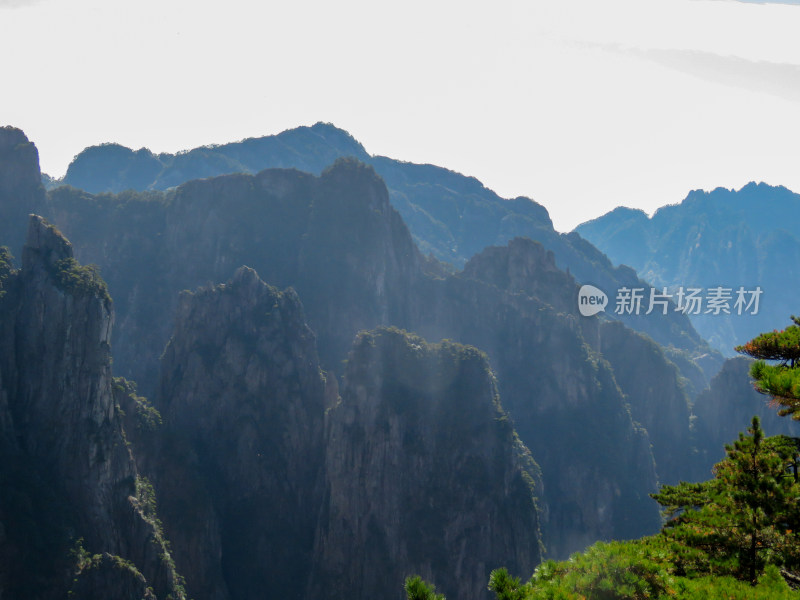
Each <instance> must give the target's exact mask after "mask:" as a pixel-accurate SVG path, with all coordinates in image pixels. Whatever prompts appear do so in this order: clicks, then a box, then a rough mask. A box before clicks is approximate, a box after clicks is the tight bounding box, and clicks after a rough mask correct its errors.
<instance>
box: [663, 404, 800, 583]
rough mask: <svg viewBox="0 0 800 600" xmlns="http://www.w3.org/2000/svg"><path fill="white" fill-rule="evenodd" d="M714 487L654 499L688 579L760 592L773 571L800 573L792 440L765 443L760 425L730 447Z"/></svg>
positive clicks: (798, 488) (671, 491)
mask: <svg viewBox="0 0 800 600" xmlns="http://www.w3.org/2000/svg"><path fill="white" fill-rule="evenodd" d="M725 451H726V454H727V456H726V457H725V459H723V460H722V461H721V462H720V463H718V464H717V465H716V466H715V467H714V479H711V480H709V481H706V482H703V483H695V484H692V483H686V482H681V483H680V484H678V485H675V486H664V487H662V488H661V491H660V492H659V493H658V494H653V495H652V497H653V498H654V499H655V500H656V501H657V502H658V503H659V504H661V505H662V506H663V507H664V508H665V512H666V513H667V516H668V517H670V520H669V521H668V522H667V524H666V525H665V526H664V530H663V533H664V535H665V536H666V537H667V538H668V539H669V540H671V541H672V542H674V551H675V553H676V558H677V559H678V560H677V561H676V562H678V563H679V564H681V567H682V568H683V569H685V570H686V571H697V572H712V573H727V574H731V575H735V576H736V577H738V578H740V579H744V580H746V581H749V582H750V583H752V584H755V582H756V581H757V579H758V576H759V575H760V574H761V573H762V572H763V570H764V567H765V566H766V565H767V564H775V565H777V566H780V567H789V568H792V569H794V568H796V567H797V566H798V565H800V547H799V544H798V540H797V534H796V533H795V532H796V531H797V529H798V526H800V484H798V481H797V476H796V474H795V473H793V472H792V471H791V470H790V469H789V467H790V466H793V465H796V464H797V459H798V450H797V446H796V445H795V443H794V441H793V440H792V439H791V438H788V437H786V436H774V437H764V432H763V430H762V429H761V423H760V422H759V419H758V417H753V421H752V423H751V426H750V428H749V429H748V432H747V434H744V433H740V434H739V439H738V440H736V441H735V442H734V443H733V444H729V445H727V446H726V447H725Z"/></svg>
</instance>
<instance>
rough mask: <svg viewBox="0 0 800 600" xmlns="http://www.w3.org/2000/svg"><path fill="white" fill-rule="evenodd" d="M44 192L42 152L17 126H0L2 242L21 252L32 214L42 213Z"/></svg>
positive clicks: (0, 238) (0, 217) (15, 251)
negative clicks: (41, 169) (40, 170)
mask: <svg viewBox="0 0 800 600" xmlns="http://www.w3.org/2000/svg"><path fill="white" fill-rule="evenodd" d="M44 204H45V190H44V186H43V185H42V180H41V173H40V172H39V151H38V150H37V149H36V146H35V145H34V144H33V142H30V141H29V140H28V138H27V137H26V136H25V134H24V133H23V132H22V131H21V130H19V129H16V128H14V127H0V224H2V225H0V229H2V231H0V234H1V235H0V240H2V243H3V244H5V245H7V246H9V247H10V248H11V249H12V251H13V252H14V253H18V252H19V251H20V249H21V248H22V245H23V243H24V242H25V226H26V224H27V220H28V215H29V214H30V213H37V214H41V210H42V209H43V208H44Z"/></svg>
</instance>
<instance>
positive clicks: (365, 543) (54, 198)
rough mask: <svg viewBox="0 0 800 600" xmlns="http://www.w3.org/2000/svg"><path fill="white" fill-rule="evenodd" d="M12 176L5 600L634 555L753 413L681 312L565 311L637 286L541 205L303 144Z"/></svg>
mask: <svg viewBox="0 0 800 600" xmlns="http://www.w3.org/2000/svg"><path fill="white" fill-rule="evenodd" d="M359 149H360V150H359ZM214 169H217V172H214ZM301 169H304V170H301ZM197 177H200V179H197ZM43 181H48V180H47V178H44V179H43V177H42V174H41V173H40V172H39V166H38V155H37V151H36V148H35V146H34V145H33V144H32V143H31V142H30V141H29V140H28V139H27V138H26V137H25V135H24V134H23V133H22V132H21V131H20V130H17V129H13V128H4V129H0V241H1V242H3V243H6V244H7V245H8V246H9V247H10V248H11V252H10V253H9V252H5V253H3V254H2V263H0V285H2V289H0V296H1V297H0V308H1V309H2V310H1V311H0V346H1V347H2V348H3V354H2V357H3V358H2V362H0V452H1V453H2V456H3V460H2V461H0V464H2V467H0V477H2V481H3V483H4V485H3V488H2V489H3V490H4V491H5V493H3V494H1V495H0V553H2V555H3V556H4V557H6V558H7V560H6V561H4V562H3V565H5V566H0V591H2V592H3V594H4V595H6V596H7V597H10V598H22V597H26V598H28V597H41V598H50V597H61V596H63V595H64V594H65V593H66V592H68V591H70V590H72V591H73V592H74V593H76V594H79V595H80V596H81V597H85V598H93V597H98V598H99V597H100V596H101V595H103V594H108V593H109V590H120V589H123V587H124V589H126V590H130V595H129V597H132V598H133V597H136V598H140V597H152V596H155V597H159V598H166V597H169V596H172V597H173V598H177V597H192V598H215V599H226V598H232V599H233V598H236V599H238V598H256V597H258V598H262V597H264V596H265V595H266V596H268V597H273V596H274V597H279V596H280V597H286V596H290V597H296V598H311V597H318V596H320V595H322V594H323V593H324V595H325V596H326V597H333V598H338V597H342V598H344V597H348V598H350V597H353V595H356V596H358V597H367V596H369V597H376V596H377V597H385V598H395V597H397V596H398V594H399V593H401V591H402V581H403V578H404V577H405V576H407V575H409V574H411V573H419V574H421V575H423V576H424V577H425V578H426V579H428V580H431V581H434V582H436V584H437V586H438V587H439V589H441V590H442V591H444V592H445V593H446V594H447V595H449V596H450V597H462V598H485V597H487V593H488V592H486V582H487V580H488V576H489V572H490V571H491V570H492V569H493V568H496V567H498V566H501V565H505V566H508V567H509V568H510V569H511V570H512V571H513V572H516V573H519V574H521V575H523V576H527V575H529V574H530V572H531V571H532V569H533V568H534V567H535V566H536V564H538V563H539V562H540V561H541V560H542V558H543V557H544V556H549V557H565V556H567V555H568V554H569V553H571V552H573V551H575V550H579V549H582V548H583V547H585V546H586V545H587V544H589V543H591V542H593V541H595V540H598V539H612V538H617V539H618V538H632V537H638V536H640V535H643V534H646V533H653V532H655V531H656V530H657V529H658V527H659V525H660V516H659V513H658V507H657V504H656V503H655V502H654V501H652V500H651V499H650V498H649V497H648V494H649V493H651V492H653V491H655V490H656V489H657V486H658V484H659V483H669V482H677V481H678V480H680V479H687V478H689V479H700V478H705V477H706V476H707V473H708V470H709V469H710V467H711V465H712V464H713V462H714V461H715V460H717V458H718V457H717V456H716V455H714V448H719V449H721V445H722V442H724V441H728V440H729V439H731V437H733V435H735V432H736V431H738V430H739V429H741V428H742V427H743V425H744V423H742V422H739V418H740V416H741V415H740V414H739V412H736V411H730V410H728V408H727V406H726V405H725V404H724V400H720V398H721V397H725V395H726V394H729V393H730V394H732V395H734V396H735V397H739V398H741V406H742V407H743V408H742V411H744V412H747V410H748V409H747V408H745V407H747V406H753V407H754V410H755V409H756V408H757V407H758V403H759V398H758V397H754V392H752V389H751V388H750V387H749V385H748V382H747V375H746V372H745V371H746V364H744V363H742V362H741V360H740V361H738V362H730V361H729V362H727V363H725V366H724V367H722V371H720V366H721V365H722V363H723V359H722V357H721V355H720V354H719V353H717V352H715V351H713V350H712V349H711V348H710V347H709V346H708V344H707V343H706V342H705V341H704V340H703V339H702V338H701V337H700V335H698V334H697V332H696V331H695V330H694V329H693V327H692V325H691V323H690V321H689V320H688V318H687V317H686V316H685V315H682V314H680V313H676V312H674V311H673V312H671V313H670V314H669V315H667V317H665V318H659V317H660V315H652V316H650V317H647V318H645V317H644V316H642V317H640V318H634V317H633V316H630V317H624V316H622V318H620V315H614V314H613V313H612V312H611V311H607V313H608V314H601V315H599V316H596V317H583V316H581V315H580V313H579V311H578V303H577V294H578V288H579V284H581V283H588V282H591V283H595V284H597V285H600V286H606V288H605V289H609V290H610V289H612V286H617V285H636V286H642V287H646V286H647V284H646V283H644V282H643V281H642V280H640V279H639V278H638V276H637V275H636V273H635V272H634V271H633V269H631V268H628V267H616V268H615V267H613V266H612V264H611V262H610V261H609V260H608V259H607V258H606V257H605V256H604V255H603V254H602V253H601V252H600V251H598V250H597V249H596V248H594V247H593V246H592V245H591V244H590V243H588V242H586V241H585V240H583V239H582V238H581V236H580V235H578V234H575V233H573V234H567V235H562V234H558V233H557V232H555V231H554V230H553V228H552V224H551V223H550V220H549V217H548V216H547V212H546V210H545V209H544V208H543V207H541V206H540V205H537V204H535V203H534V202H533V201H531V200H528V199H524V198H518V199H515V200H503V199H501V198H499V197H497V196H496V195H494V194H493V193H492V192H490V191H489V190H486V189H485V188H484V187H483V186H482V185H481V184H480V183H479V182H477V180H474V179H472V178H468V177H464V176H462V175H459V174H456V173H452V172H450V171H446V170H445V169H441V168H439V167H433V166H430V165H411V164H408V163H402V162H399V161H393V160H391V159H386V158H381V157H371V156H369V155H367V154H366V152H364V151H363V148H361V146H360V145H359V144H358V143H357V142H355V140H353V139H352V138H351V137H350V136H349V135H347V134H346V133H345V132H342V131H341V130H338V129H336V128H334V127H332V126H330V125H321V124H318V125H315V126H314V127H311V128H299V129H298V130H292V131H289V132H284V133H283V134H280V135H279V136H273V137H270V138H263V139H259V140H246V141H244V142H241V143H238V144H231V145H227V146H220V147H215V148H206V149H196V150H192V151H189V152H186V153H181V154H177V155H153V154H152V153H149V151H146V150H140V151H136V152H134V151H130V150H127V149H125V148H122V147H120V146H116V145H105V146H100V147H96V148H90V149H87V150H86V151H84V152H83V153H81V154H80V155H78V157H76V159H75V161H74V162H73V164H72V165H71V166H70V170H69V171H68V173H67V175H66V176H65V178H64V182H63V183H64V184H66V185H57V183H56V182H53V181H52V180H50V181H49V182H48V187H50V188H51V189H49V190H48V189H45V186H44V185H43ZM78 186H82V187H83V188H85V189H81V188H80V187H78ZM137 187H138V188H139V190H138V191H137V190H136V189H135V188H137ZM129 188H132V189H129ZM426 207H427V208H426ZM437 211H439V212H437ZM411 213H415V214H416V216H417V220H416V221H414V219H413V218H411V217H407V214H411ZM31 214H33V216H29V215H31ZM434 215H435V216H434ZM411 216H413V215H411ZM484 221H485V229H484V230H482V231H481V232H480V236H484V237H479V233H478V231H479V230H481V225H482V224H484ZM412 223H415V224H413V225H412ZM434 224H436V227H434V226H433V225H434ZM490 238H491V241H488V242H487V240H489V239H490ZM454 240H455V242H456V243H455V244H453V241H454ZM448 244H449V245H448ZM434 248H435V249H436V251H435V252H434ZM448 248H449V250H447V249H448ZM446 251H447V252H449V253H450V254H449V255H448V256H445V253H446ZM12 253H13V254H14V255H17V256H21V257H22V261H21V264H17V263H16V262H15V261H14V259H12V258H11V256H10V254H12ZM437 256H438V258H437ZM440 258H446V259H447V261H448V262H443V261H442V260H440ZM91 264H93V265H96V266H94V267H93V266H90V265H91ZM84 265H86V266H84ZM648 289H649V286H648ZM634 326H635V327H636V329H634V328H633V327H634ZM412 332H413V333H412ZM440 340H441V341H440ZM112 357H113V363H112ZM743 364H744V367H743V366H742V365H743ZM700 408H702V410H700ZM765 421H767V420H766V419H765ZM769 427H774V428H775V429H776V430H777V429H781V428H783V429H786V428H787V427H788V424H786V423H785V422H783V421H780V420H779V419H777V418H774V419H773V421H772V422H771V423H768V422H765V428H769ZM731 430H733V431H734V434H733V435H731V433H730V432H731ZM775 432H777V431H775ZM720 440H721V441H720ZM717 441H719V444H718V445H715V444H717ZM40 556H43V557H45V558H46V560H45V559H43V562H42V561H39V557H40ZM37 561H39V562H37ZM37 565H43V566H37ZM115 586H116V587H115ZM323 590H324V592H323ZM126 593H127V592H126ZM147 594H150V595H151V596H146V595H147ZM126 597H127V596H126Z"/></svg>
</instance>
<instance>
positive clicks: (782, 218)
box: [575, 183, 800, 355]
mask: <svg viewBox="0 0 800 600" xmlns="http://www.w3.org/2000/svg"><path fill="white" fill-rule="evenodd" d="M575 231H577V232H578V233H579V234H580V235H581V236H583V237H584V238H586V239H587V240H589V241H591V242H592V243H593V244H594V245H596V246H597V247H598V248H599V249H600V250H602V251H603V252H605V253H606V254H607V255H608V257H609V258H610V259H611V260H612V261H613V262H614V263H615V264H625V265H629V266H631V267H633V268H634V269H636V271H637V272H638V273H639V275H640V276H641V277H642V278H644V279H645V280H647V281H648V282H649V283H651V284H652V285H655V286H657V287H661V286H669V287H671V288H676V287H679V286H683V287H684V288H686V287H697V288H703V289H709V288H714V287H717V286H722V287H724V288H731V290H732V291H731V295H732V301H731V303H730V309H731V312H732V313H733V312H735V311H734V310H733V304H734V302H735V299H736V291H737V289H738V288H739V287H743V288H745V290H751V289H755V288H756V287H757V286H760V288H761V290H763V293H762V295H761V297H760V300H759V308H758V314H756V315H753V314H742V315H736V314H731V315H715V314H713V313H712V314H704V313H705V309H703V314H699V315H696V316H692V323H693V324H694V326H695V328H696V329H697V330H698V331H699V332H700V333H701V335H703V337H705V338H706V339H707V340H709V342H710V343H711V344H712V345H713V346H715V347H716V348H718V349H719V350H720V351H722V352H723V353H725V354H727V355H732V354H734V351H733V347H734V346H736V345H739V344H743V343H745V342H746V341H748V340H749V339H751V338H753V337H754V336H756V335H758V333H760V332H761V331H764V330H772V329H775V328H781V327H783V326H784V325H786V324H788V323H789V315H791V314H793V313H796V312H797V311H798V301H797V292H798V286H797V283H796V282H797V281H798V276H800V233H798V232H799V231H800V195H798V194H795V193H793V192H791V191H789V190H788V189H786V188H784V187H773V186H770V185H767V184H764V183H760V184H755V183H749V184H748V185H746V186H744V187H743V188H742V189H741V190H739V191H733V190H727V189H724V188H717V189H715V190H714V191H712V192H704V191H693V192H691V193H690V194H689V195H688V196H687V197H686V199H685V200H684V201H683V202H682V203H680V204H676V205H670V206H664V207H662V208H660V209H659V210H658V211H656V213H655V214H654V215H653V217H652V218H648V217H647V215H646V214H645V213H644V212H642V211H640V210H633V209H630V208H617V209H615V210H613V211H611V212H610V213H608V214H606V215H603V216H602V217H600V218H598V219H594V220H592V221H589V222H587V223H584V224H582V225H580V226H578V227H577V229H576V230H575ZM743 312H748V313H749V312H752V309H751V310H750V311H743Z"/></svg>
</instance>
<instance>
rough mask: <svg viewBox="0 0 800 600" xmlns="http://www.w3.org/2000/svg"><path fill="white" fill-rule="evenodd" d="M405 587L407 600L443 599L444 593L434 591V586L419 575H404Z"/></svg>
mask: <svg viewBox="0 0 800 600" xmlns="http://www.w3.org/2000/svg"><path fill="white" fill-rule="evenodd" d="M405 589H406V598H407V599H408V600H445V597H444V594H437V593H436V586H434V585H433V584H431V583H427V582H426V581H425V580H423V579H422V577H420V576H419V575H414V576H413V577H406V582H405Z"/></svg>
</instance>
